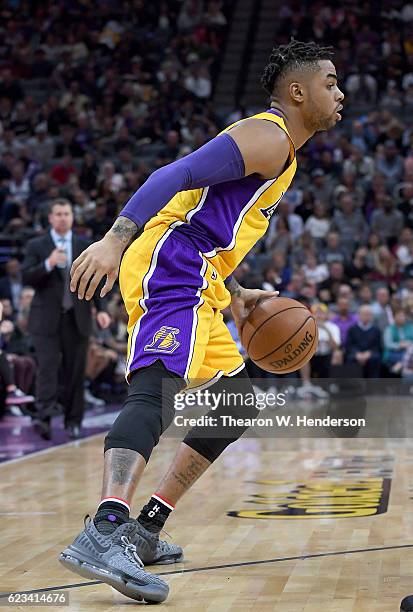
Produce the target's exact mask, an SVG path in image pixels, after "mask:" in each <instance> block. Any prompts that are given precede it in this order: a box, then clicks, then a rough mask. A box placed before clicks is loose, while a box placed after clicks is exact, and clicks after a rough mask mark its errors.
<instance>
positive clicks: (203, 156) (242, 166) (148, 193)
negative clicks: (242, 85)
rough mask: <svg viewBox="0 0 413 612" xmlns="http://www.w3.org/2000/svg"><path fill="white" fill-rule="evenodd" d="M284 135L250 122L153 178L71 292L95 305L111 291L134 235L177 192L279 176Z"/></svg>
mask: <svg viewBox="0 0 413 612" xmlns="http://www.w3.org/2000/svg"><path fill="white" fill-rule="evenodd" d="M289 149H290V147H289V141H288V137H287V136H286V135H285V133H284V132H283V131H282V130H281V129H280V128H278V127H277V126H276V125H275V124H273V123H272V122H267V121H262V120H257V119H255V120H254V119H248V120H246V121H245V122H242V124H240V125H239V126H236V127H235V128H233V129H232V130H231V135H230V134H228V133H225V134H221V135H220V136H217V137H216V138H213V139H212V140H211V141H210V142H208V143H206V144H205V145H204V146H202V147H200V148H199V149H198V150H197V151H194V152H193V153H191V154H190V155H187V156H186V157H183V158H182V159H179V160H177V161H175V162H173V163H172V164H169V165H167V166H164V167H163V168H160V169H159V170H157V171H156V172H153V173H152V174H151V176H150V177H149V178H148V180H147V181H146V182H145V183H144V184H143V185H142V187H140V189H138V191H137V192H136V193H135V194H134V195H133V196H132V198H131V199H130V200H129V202H128V203H127V204H126V206H125V208H124V209H123V210H122V211H121V213H120V216H119V218H118V219H117V220H116V222H115V223H114V225H113V227H112V228H111V229H110V230H109V232H108V233H107V234H106V236H105V237H104V238H103V239H102V240H101V241H99V242H97V243H95V244H94V245H92V246H91V247H89V248H88V249H87V250H86V251H84V252H83V253H82V254H81V255H80V257H79V258H78V259H77V260H76V261H75V262H74V263H73V266H72V271H71V274H72V282H71V289H72V291H75V290H76V289H77V290H78V296H79V298H81V299H82V298H83V297H86V299H91V297H92V295H93V294H94V292H95V289H96V287H97V286H98V284H99V282H100V280H101V279H102V278H103V277H104V276H105V275H106V283H105V286H104V287H103V289H102V292H101V295H102V296H103V295H106V293H108V291H110V289H111V288H112V286H113V284H114V282H115V280H116V277H117V274H118V269H119V265H120V260H121V257H122V254H123V252H124V250H125V249H126V247H127V246H128V244H130V242H131V241H132V240H133V237H134V236H135V235H136V232H137V231H138V230H139V229H140V228H141V227H143V226H144V225H145V223H146V222H147V221H148V220H149V219H150V218H151V217H153V216H154V215H155V214H156V213H157V212H159V210H161V209H162V208H163V207H164V206H165V205H166V204H167V202H168V201H169V200H170V199H171V198H172V197H173V196H174V195H175V194H176V193H178V192H179V191H185V190H188V189H197V188H201V187H208V186H211V185H216V184H218V183H222V182H226V181H231V180H236V179H240V178H243V177H244V176H246V175H249V174H254V173H257V174H259V175H260V176H262V177H263V178H267V177H270V176H276V175H277V174H278V173H279V172H280V171H281V170H282V168H283V166H284V164H285V162H286V160H287V158H288V153H289Z"/></svg>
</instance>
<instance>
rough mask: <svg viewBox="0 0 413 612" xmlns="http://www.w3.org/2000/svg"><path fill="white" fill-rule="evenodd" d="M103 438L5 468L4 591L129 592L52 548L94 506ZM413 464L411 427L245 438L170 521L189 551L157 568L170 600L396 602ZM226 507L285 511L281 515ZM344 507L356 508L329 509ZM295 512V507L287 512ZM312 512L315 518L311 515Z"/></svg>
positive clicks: (409, 576) (202, 607) (370, 607)
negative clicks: (338, 435) (79, 572)
mask: <svg viewBox="0 0 413 612" xmlns="http://www.w3.org/2000/svg"><path fill="white" fill-rule="evenodd" d="M102 440H103V436H101V435H99V436H96V437H93V438H91V439H87V440H85V441H83V442H80V443H74V444H71V445H68V446H64V447H59V448H56V449H53V450H52V451H50V452H46V453H44V454H39V455H35V456H32V457H28V458H25V459H23V460H21V461H17V462H13V463H8V464H4V465H2V466H1V467H0V493H1V500H2V504H1V509H0V519H1V526H2V529H1V539H0V591H1V592H2V593H8V592H12V591H13V592H15V591H28V590H32V589H44V588H48V589H50V588H51V587H56V589H58V588H59V587H63V586H65V585H73V586H72V587H70V588H68V589H67V591H68V592H69V595H70V607H69V610H71V611H82V612H83V611H84V610H85V611H86V610H87V611H90V612H93V611H95V610H99V611H103V610H105V611H109V610H119V609H121V607H123V606H124V607H125V609H126V607H128V608H129V606H131V605H134V604H135V602H133V601H132V600H129V599H126V598H124V597H123V596H121V595H120V594H118V593H116V592H115V591H114V590H112V589H111V588H110V587H108V586H106V585H102V584H88V582H87V580H85V579H83V578H81V577H79V576H76V575H75V574H72V573H70V572H68V571H67V570H65V569H64V568H63V567H62V566H61V565H60V564H59V563H58V561H57V556H58V553H59V551H60V550H62V549H63V548H64V547H65V545H67V544H68V543H69V542H70V541H71V540H72V539H73V537H74V536H75V535H76V534H77V533H78V532H79V531H80V529H81V527H82V524H83V523H82V517H83V515H84V514H85V513H87V512H89V513H93V512H94V509H95V506H96V501H97V500H98V498H99V492H100V479H101V471H102V461H101V457H102ZM176 447H177V441H176V440H171V439H167V440H163V441H162V442H161V444H160V445H159V447H158V448H157V449H156V452H155V453H154V455H153V458H152V460H151V463H150V467H149V469H148V470H147V473H146V474H145V476H144V479H143V482H142V485H141V487H140V491H139V493H140V494H139V496H137V497H136V499H135V500H134V505H133V511H134V515H136V513H138V511H139V509H140V507H141V505H142V504H143V503H144V502H145V501H146V499H147V497H148V495H149V494H150V493H151V492H152V491H153V490H154V487H155V486H156V484H157V482H158V480H159V477H160V475H161V473H162V472H163V471H164V470H165V469H166V467H167V465H168V463H169V461H170V459H171V458H172V456H173V454H174V451H175V449H176ZM412 464H413V444H412V443H411V442H410V441H407V440H404V441H402V440H400V441H398V440H393V441H384V440H375V441H373V440H370V441H368V440H336V439H325V440H317V439H311V440H299V439H296V440H294V439H290V440H278V441H275V440H254V439H245V440H241V441H239V442H238V444H237V445H234V446H233V447H232V448H230V449H228V451H227V452H226V453H225V455H224V456H223V457H222V458H221V459H220V460H219V461H218V462H217V463H216V464H215V465H214V466H213V467H212V468H211V469H210V470H209V473H207V474H205V475H204V476H203V478H202V479H201V480H200V481H199V482H198V483H197V485H196V486H195V487H194V489H193V491H192V492H191V493H190V494H189V495H188V496H187V497H186V498H184V499H183V500H182V502H181V503H180V504H179V506H178V509H177V510H176V511H175V512H174V513H173V516H172V517H171V518H170V520H169V522H168V524H167V530H168V532H169V533H170V534H171V535H172V536H173V539H174V541H176V542H178V543H179V544H181V545H182V546H183V547H184V549H185V557H186V560H185V562H184V563H183V564H179V565H172V566H162V567H159V568H158V572H159V573H163V574H166V579H167V580H168V583H169V585H170V588H171V591H170V596H169V599H168V600H167V602H165V603H164V604H163V605H162V608H165V609H168V610H171V611H178V610H186V609H188V610H193V611H197V612H198V611H199V612H201V611H208V612H210V611H211V612H224V611H226V610H231V611H232V610H234V611H235V610H236V611H241V612H243V611H244V610H258V611H259V612H261V611H270V610H271V611H272V610H276V611H279V612H290V611H291V612H298V611H300V612H316V611H317V612H318V611H319V610H320V609H322V610H323V611H325V612H370V611H371V612H373V611H374V612H398V610H399V604H400V600H401V598H402V597H404V596H405V595H407V594H409V593H413V520H412V510H413V501H412V499H411V498H412V497H413V493H412V491H413V478H412ZM258 481H260V482H258ZM262 481H266V482H262ZM268 481H270V482H268ZM390 486H391V489H390V493H389V487H390ZM252 495H255V496H257V497H251V496H252ZM253 502H259V503H253ZM337 509H338V510H337ZM229 511H233V512H242V511H247V512H251V511H253V512H258V513H260V512H262V511H270V512H273V513H277V512H278V518H272V519H271V518H264V519H263V518H239V517H236V516H227V512H229ZM337 511H339V512H342V513H344V514H348V515H349V516H348V517H347V518H337V517H336V516H335V515H333V516H332V515H331V513H334V512H337ZM294 512H295V513H298V518H291V517H292V516H294V514H292V513H294ZM309 512H311V514H312V516H314V518H310V519H309V518H304V516H307V515H308V513H309ZM320 512H327V516H328V518H321V517H320V516H317V514H320ZM376 512H381V514H373V515H371V513H376ZM288 513H289V514H288ZM369 513H370V515H369ZM280 514H281V516H280ZM363 514H367V515H366V516H363ZM357 515H359V516H357ZM360 515H361V516H360ZM258 516H260V515H259V514H258ZM274 516H277V515H276V514H275V515H274ZM295 516H297V515H295ZM323 516H324V517H325V516H326V515H325V514H323ZM332 553H334V554H332ZM257 562H258V563H257ZM237 564H238V565H237ZM211 566H212V567H211ZM213 566H220V567H215V568H214V567H213ZM208 568H210V569H208ZM197 570H198V571H197ZM82 584H83V585H85V586H82ZM137 605H138V606H139V605H141V604H137ZM7 609H10V610H11V609H12V608H7ZM13 609H21V610H27V609H33V610H34V609H35V608H34V607H28V606H25V607H21V608H20V607H19V608H13ZM37 609H38V608H37ZM62 609H65V608H62ZM66 609H68V608H66Z"/></svg>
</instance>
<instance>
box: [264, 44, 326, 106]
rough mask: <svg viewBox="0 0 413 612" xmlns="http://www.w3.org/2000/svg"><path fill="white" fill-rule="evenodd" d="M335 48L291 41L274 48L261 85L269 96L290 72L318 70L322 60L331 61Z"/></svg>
mask: <svg viewBox="0 0 413 612" xmlns="http://www.w3.org/2000/svg"><path fill="white" fill-rule="evenodd" d="M333 55H334V49H333V47H322V46H320V45H317V44H316V43H314V42H309V43H303V42H299V41H298V40H294V39H291V41H290V42H289V43H288V44H287V45H280V46H278V47H274V48H273V50H272V51H271V55H270V58H269V61H268V64H267V65H266V66H265V68H264V72H263V74H262V77H261V84H262V86H263V87H264V89H265V91H266V92H267V93H268V95H269V96H271V95H273V93H274V92H275V91H276V89H277V84H278V83H279V81H280V79H281V78H282V77H283V76H284V75H285V74H286V73H287V72H289V71H290V70H302V69H303V68H307V69H308V68H309V69H312V70H316V69H317V68H318V62H319V61H320V60H328V59H331V58H332V57H333Z"/></svg>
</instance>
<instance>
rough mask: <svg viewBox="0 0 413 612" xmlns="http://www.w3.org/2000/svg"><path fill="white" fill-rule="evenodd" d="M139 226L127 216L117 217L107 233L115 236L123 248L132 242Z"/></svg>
mask: <svg viewBox="0 0 413 612" xmlns="http://www.w3.org/2000/svg"><path fill="white" fill-rule="evenodd" d="M138 230H139V228H138V226H137V225H136V223H134V222H133V221H131V220H130V219H128V218H127V217H118V218H117V219H116V221H115V223H114V224H113V225H112V227H111V229H110V230H109V234H111V235H112V236H115V237H116V238H117V239H118V240H119V241H120V242H121V243H122V244H123V245H124V246H125V248H126V247H127V246H128V245H129V244H130V243H131V242H132V240H133V238H134V237H135V235H136V233H137V232H138Z"/></svg>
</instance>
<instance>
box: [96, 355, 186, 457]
mask: <svg viewBox="0 0 413 612" xmlns="http://www.w3.org/2000/svg"><path fill="white" fill-rule="evenodd" d="M184 386H185V382H184V380H183V379H182V378H180V377H179V376H176V375H175V374H172V373H171V372H169V371H168V370H167V369H166V368H165V366H164V365H163V363H162V362H161V361H156V362H155V363H153V364H152V365H150V366H148V367H147V368H140V369H139V370H136V371H135V372H133V373H132V375H131V380H130V385H129V388H128V397H127V398H126V400H125V402H124V405H123V409H122V411H121V413H120V414H119V415H118V417H117V419H116V420H115V422H114V423H113V425H112V427H111V429H110V431H109V433H108V434H107V436H106V438H105V452H106V451H107V450H108V449H110V448H129V449H130V450H134V451H136V452H138V453H139V454H140V455H142V457H144V459H145V461H146V462H147V461H148V460H149V457H150V456H151V453H152V450H153V448H154V447H155V446H156V445H157V444H158V441H159V437H160V436H161V434H162V433H163V432H164V431H165V430H166V429H167V428H168V427H169V425H170V424H171V422H172V419H173V417H174V414H175V409H174V402H173V400H174V395H175V393H179V392H180V391H181V390H182V388H183V387H184Z"/></svg>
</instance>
